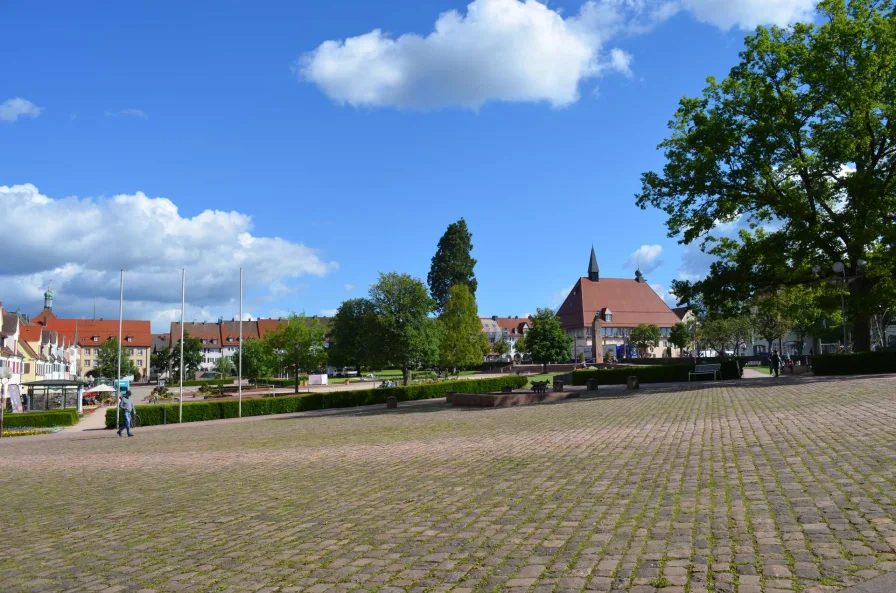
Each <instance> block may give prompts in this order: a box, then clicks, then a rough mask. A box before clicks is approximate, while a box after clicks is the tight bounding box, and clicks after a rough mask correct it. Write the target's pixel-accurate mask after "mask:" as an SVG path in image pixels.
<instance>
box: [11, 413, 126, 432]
mask: <svg viewBox="0 0 896 593" xmlns="http://www.w3.org/2000/svg"><path fill="white" fill-rule="evenodd" d="M77 423H78V410H76V409H74V408H71V409H65V410H50V411H46V412H24V413H22V414H11V413H9V412H7V413H5V414H3V426H4V427H6V428H18V427H21V426H28V427H31V428H48V427H51V426H73V425H75V424H77ZM113 423H114V419H113Z"/></svg>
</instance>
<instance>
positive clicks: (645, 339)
mask: <svg viewBox="0 0 896 593" xmlns="http://www.w3.org/2000/svg"><path fill="white" fill-rule="evenodd" d="M662 337H663V333H662V330H661V329H660V328H659V326H658V325H654V324H652V323H641V324H639V325H638V326H637V327H636V328H634V329H632V333H631V336H630V339H631V343H632V344H634V346H635V347H636V348H637V349H638V356H641V357H644V356H646V355H647V350H648V349H649V348H656V347H657V346H659V345H660V339H662Z"/></svg>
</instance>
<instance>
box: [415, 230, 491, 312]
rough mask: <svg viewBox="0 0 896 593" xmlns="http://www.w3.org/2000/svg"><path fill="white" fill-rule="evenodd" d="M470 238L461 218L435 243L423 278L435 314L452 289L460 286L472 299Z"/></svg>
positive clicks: (471, 247)
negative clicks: (433, 304)
mask: <svg viewBox="0 0 896 593" xmlns="http://www.w3.org/2000/svg"><path fill="white" fill-rule="evenodd" d="M472 251H473V235H471V234H470V231H469V229H467V221H465V220H464V219H463V218H461V219H460V220H458V221H457V222H452V223H451V224H449V225H448V229H447V230H446V231H445V234H444V235H442V238H441V239H439V246H438V249H437V250H436V254H435V255H434V256H433V258H432V265H431V267H430V269H429V275H428V276H427V277H426V280H427V283H428V284H429V292H430V294H431V295H432V298H433V300H434V301H435V311H436V313H441V312H442V309H443V308H444V307H445V303H446V302H447V301H448V293H449V291H450V290H451V287H452V286H456V285H457V284H464V285H466V286H467V288H469V289H470V293H471V294H472V295H473V296H474V297H475V296H476V287H477V286H478V282H476V276H475V275H474V274H473V267H474V266H475V265H476V260H475V259H473V256H472V254H471V252H472Z"/></svg>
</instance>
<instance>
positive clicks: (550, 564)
mask: <svg viewBox="0 0 896 593" xmlns="http://www.w3.org/2000/svg"><path fill="white" fill-rule="evenodd" d="M894 426H896V379H893V378H884V379H881V378H876V379H853V380H814V379H811V378H808V379H804V378H798V379H795V380H788V381H781V382H772V381H742V382H740V383H738V384H737V385H734V384H725V385H722V384H719V385H716V386H707V387H705V388H703V389H694V390H687V388H683V389H681V390H678V391H666V392H649V391H644V392H640V393H638V394H637V395H636V396H633V397H619V396H614V397H604V398H595V399H582V400H568V401H565V402H561V403H557V404H550V405H536V406H528V407H520V408H509V409H497V410H472V411H471V410H456V409H448V408H446V407H444V406H424V407H418V408H413V409H406V410H399V411H398V412H393V413H386V412H385V411H383V412H378V413H366V414H354V415H342V416H331V417H319V418H301V419H295V418H292V419H274V420H272V419H266V420H262V421H258V422H243V423H232V424H223V425H204V426H195V427H191V426H188V425H187V426H182V427H176V428H174V429H168V430H157V431H152V430H144V431H142V432H141V431H139V430H138V432H137V436H136V437H135V438H133V439H128V438H118V437H117V436H115V434H114V433H111V432H104V433H100V434H95V435H89V436H88V435H83V434H82V435H80V436H78V438H60V439H55V440H42V441H33V442H30V443H29V442H28V439H27V437H22V438H17V439H9V440H6V439H4V440H3V442H2V443H0V501H2V506H0V590H2V591H3V592H5V593H18V592H24V591H41V592H51V591H52V592H56V591H93V592H100V591H105V592H106V593H114V592H118V591H144V592H148V591H156V592H168V591H171V592H173V591H179V592H199V591H203V592H205V591H208V592H211V591H219V592H231V591H232V592H237V591H253V592H257V593H261V592H273V591H281V592H293V591H296V592H297V591H307V592H310V593H318V592H323V591H346V590H352V589H354V590H359V591H379V592H381V593H389V592H398V591H414V592H441V591H455V592H466V593H472V592H474V591H475V592H478V591H514V592H516V591H519V592H523V591H526V592H530V593H532V592H538V593H541V592H544V593H547V592H560V591H604V592H607V591H614V592H621V591H627V592H632V593H646V592H653V591H654V590H661V591H663V592H665V593H681V592H683V591H690V592H694V593H699V592H703V591H718V592H734V591H737V592H739V593H758V592H760V591H762V592H767V593H772V592H776V591H811V592H813V593H816V592H827V591H835V590H838V589H840V588H843V587H846V586H849V585H852V584H856V583H860V582H862V581H865V580H867V579H870V578H873V577H874V576H877V575H879V574H883V573H885V572H888V571H892V570H896V553H894V550H896V524H894V520H896V430H894Z"/></svg>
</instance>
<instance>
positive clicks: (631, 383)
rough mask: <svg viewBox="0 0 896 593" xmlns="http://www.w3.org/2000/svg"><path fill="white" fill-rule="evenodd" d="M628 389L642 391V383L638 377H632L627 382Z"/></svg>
mask: <svg viewBox="0 0 896 593" xmlns="http://www.w3.org/2000/svg"><path fill="white" fill-rule="evenodd" d="M625 387H626V389H640V388H641V381H640V380H639V379H638V377H637V375H632V376H630V377H629V378H628V380H626V382H625Z"/></svg>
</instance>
